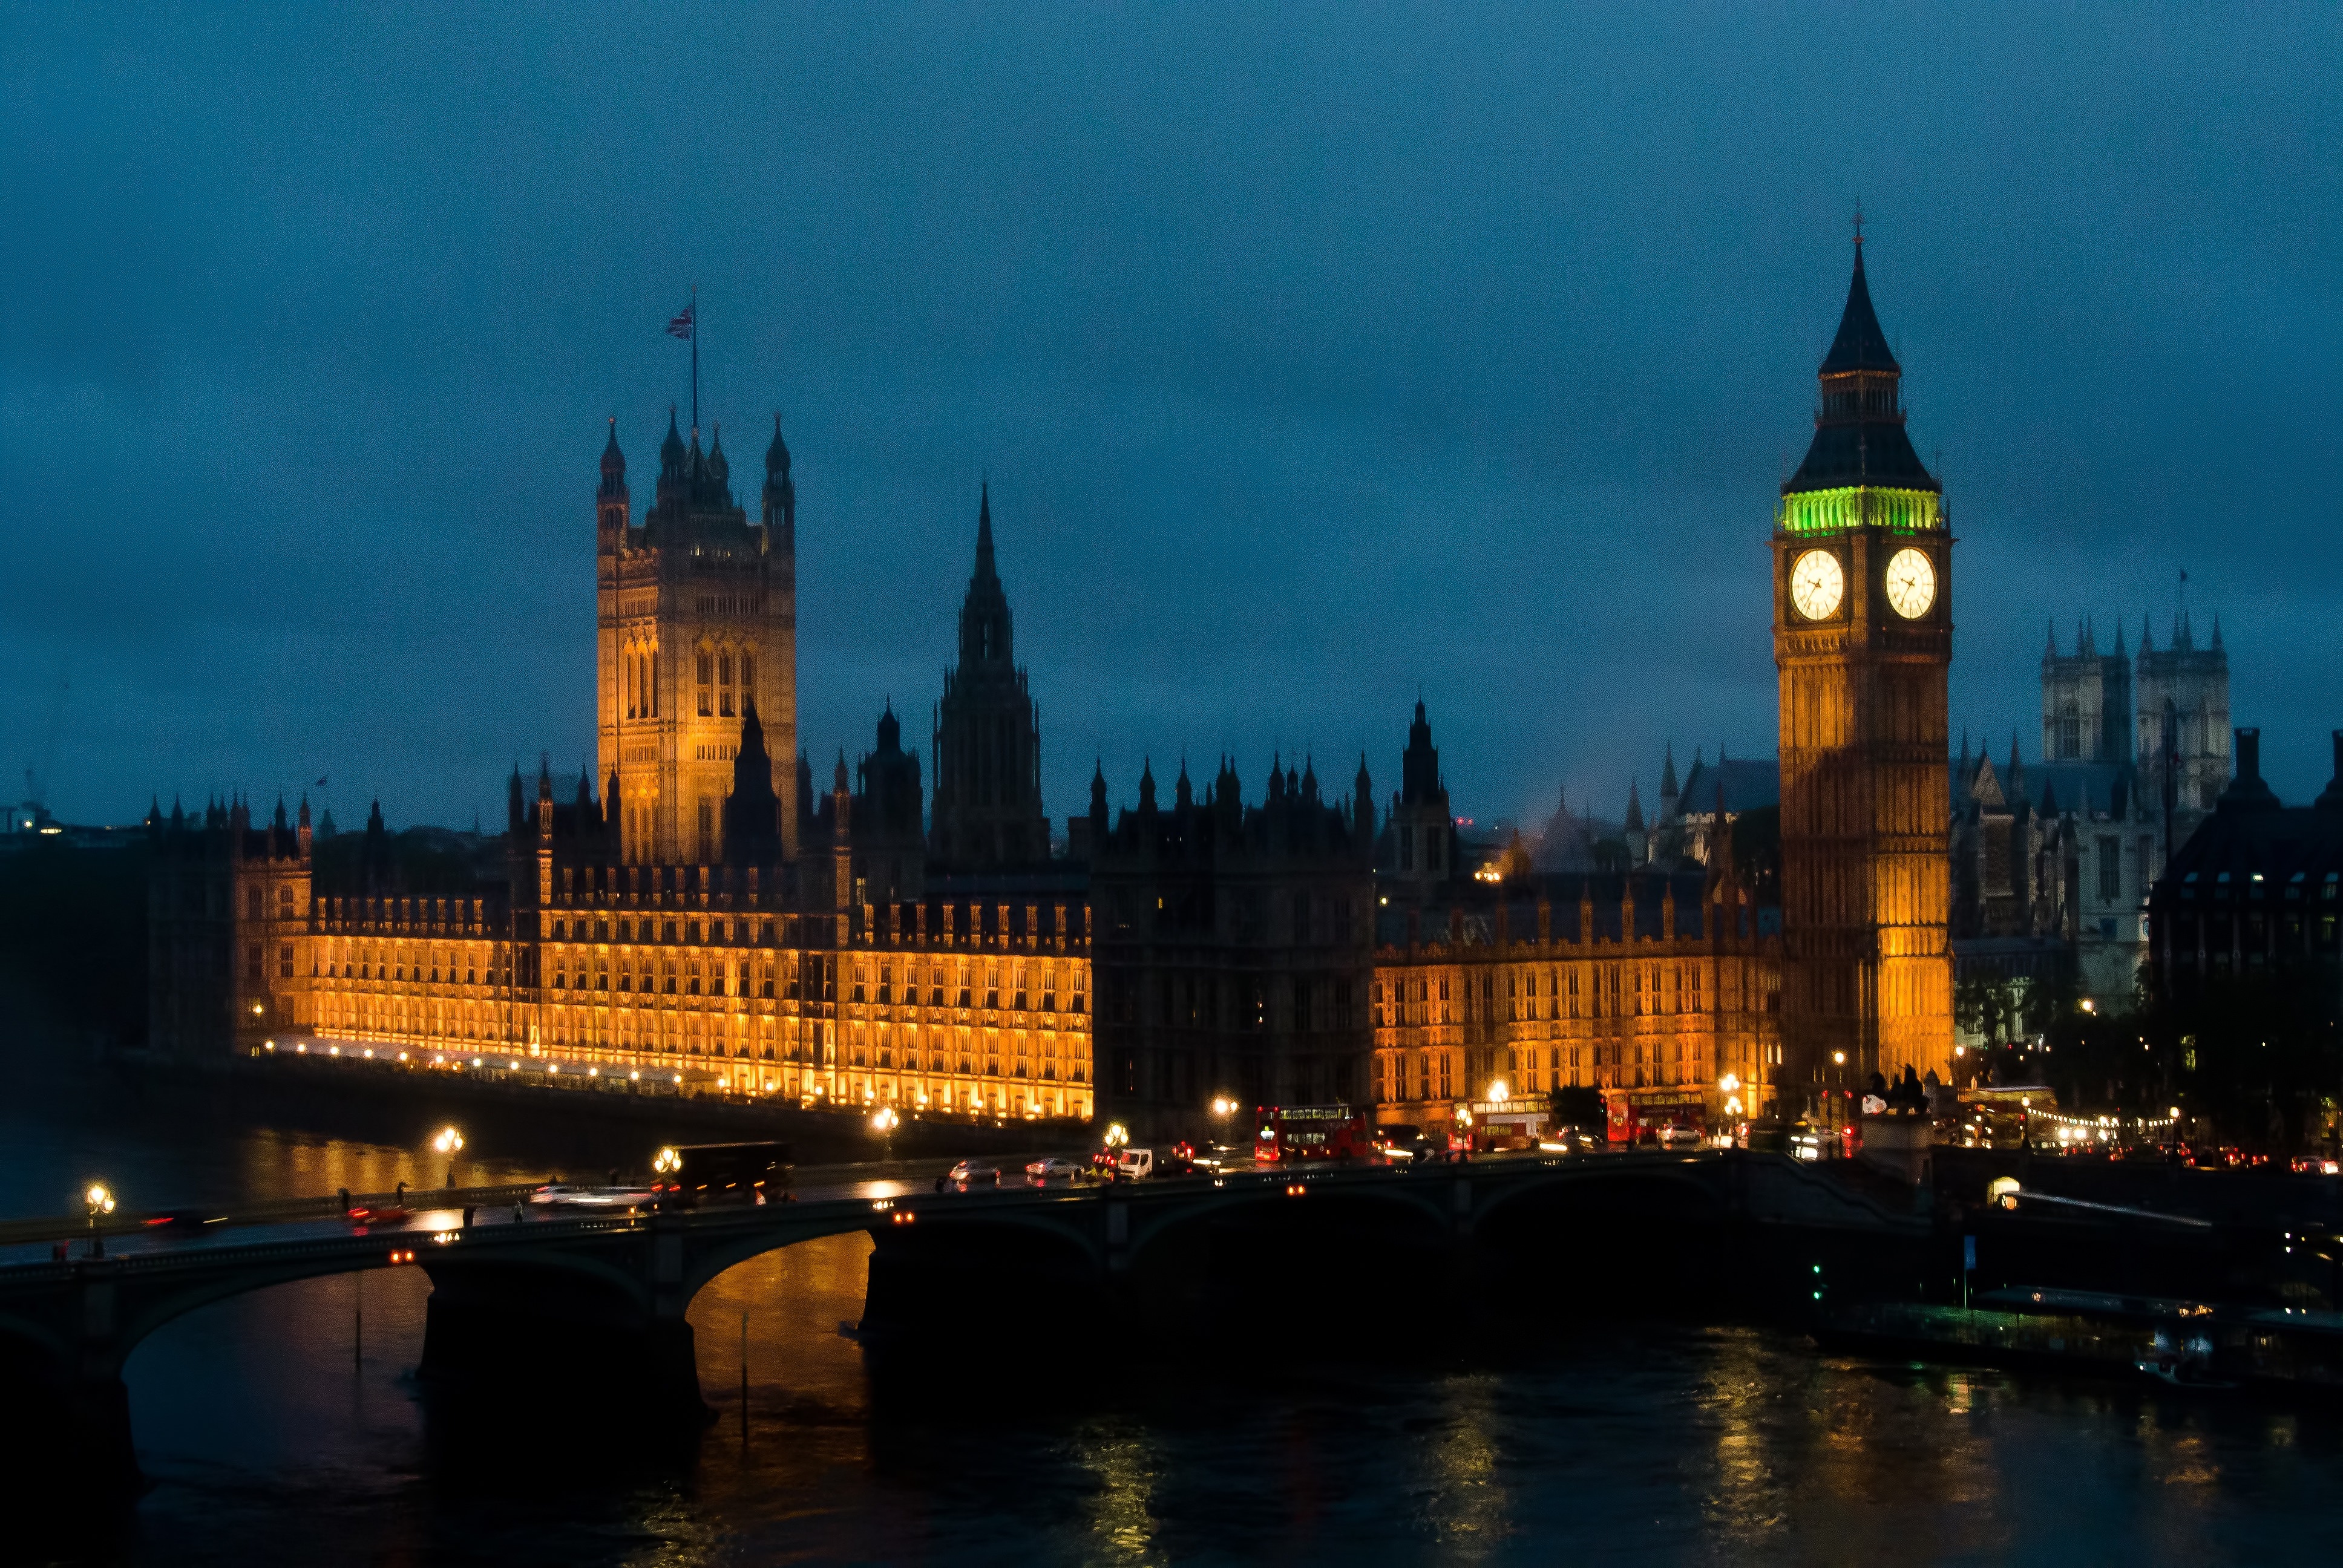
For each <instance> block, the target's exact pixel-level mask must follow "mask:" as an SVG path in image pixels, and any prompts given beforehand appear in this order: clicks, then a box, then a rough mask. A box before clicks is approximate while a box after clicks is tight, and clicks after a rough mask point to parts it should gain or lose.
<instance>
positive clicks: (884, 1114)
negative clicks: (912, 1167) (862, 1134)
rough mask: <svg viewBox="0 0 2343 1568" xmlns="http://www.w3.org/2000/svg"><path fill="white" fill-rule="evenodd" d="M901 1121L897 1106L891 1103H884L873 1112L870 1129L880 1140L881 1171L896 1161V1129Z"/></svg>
mask: <svg viewBox="0 0 2343 1568" xmlns="http://www.w3.org/2000/svg"><path fill="white" fill-rule="evenodd" d="M901 1122H902V1118H901V1117H900V1116H898V1115H896V1114H895V1108H894V1107H893V1106H891V1105H882V1106H880V1108H879V1109H878V1110H877V1111H873V1112H872V1113H871V1116H870V1131H873V1132H875V1133H877V1134H878V1135H879V1137H880V1145H879V1149H880V1153H879V1169H880V1171H881V1172H884V1171H886V1169H887V1167H888V1166H890V1165H891V1164H893V1163H894V1162H895V1129H896V1128H897V1127H898V1126H899V1125H900V1124H901Z"/></svg>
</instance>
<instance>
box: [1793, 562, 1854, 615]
mask: <svg viewBox="0 0 2343 1568" xmlns="http://www.w3.org/2000/svg"><path fill="white" fill-rule="evenodd" d="M1845 592H1846V574H1845V572H1842V571H1841V570H1839V566H1838V558H1837V557H1836V556H1835V555H1833V554H1831V553H1830V551H1828V550H1808V551H1807V552H1806V553H1805V554H1804V555H1802V556H1800V557H1799V558H1797V559H1796V560H1795V561H1793V562H1791V563H1790V603H1791V604H1792V605H1794V606H1795V607H1796V608H1797V611H1798V613H1799V614H1800V615H1802V616H1805V618H1807V619H1808V620H1820V619H1822V618H1824V617H1825V616H1827V615H1829V614H1831V613H1832V612H1833V611H1835V610H1836V609H1837V608H1838V601H1839V599H1840V598H1841V597H1842V596H1843V595H1845Z"/></svg>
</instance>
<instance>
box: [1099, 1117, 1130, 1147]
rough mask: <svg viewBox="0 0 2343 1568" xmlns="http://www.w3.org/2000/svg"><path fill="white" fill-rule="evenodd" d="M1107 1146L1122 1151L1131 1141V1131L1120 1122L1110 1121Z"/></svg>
mask: <svg viewBox="0 0 2343 1568" xmlns="http://www.w3.org/2000/svg"><path fill="white" fill-rule="evenodd" d="M1105 1141H1106V1146H1107V1147H1108V1148H1109V1149H1120V1148H1121V1147H1122V1146H1123V1145H1124V1144H1126V1143H1128V1142H1130V1141H1131V1130H1130V1129H1129V1128H1127V1127H1125V1126H1124V1125H1123V1124H1122V1123H1121V1122H1120V1121H1110V1122H1108V1123H1107V1128H1106V1140H1105Z"/></svg>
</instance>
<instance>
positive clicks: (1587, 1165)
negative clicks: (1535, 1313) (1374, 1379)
mask: <svg viewBox="0 0 2343 1568" xmlns="http://www.w3.org/2000/svg"><path fill="white" fill-rule="evenodd" d="M1720 1174H1721V1171H1720V1168H1719V1167H1717V1166H1715V1165H1714V1164H1706V1165H1694V1164H1692V1163H1690V1162H1670V1163H1661V1162H1656V1161H1654V1162H1645V1161H1634V1162H1632V1163H1631V1162H1628V1161H1624V1160H1615V1159H1612V1158H1609V1157H1605V1158H1602V1159H1598V1160H1593V1161H1583V1162H1582V1161H1565V1162H1564V1163H1562V1164H1559V1165H1556V1166H1554V1167H1551V1168H1549V1169H1547V1170H1544V1171H1540V1172H1538V1173H1536V1174H1525V1175H1523V1177H1521V1178H1520V1179H1517V1180H1513V1181H1503V1182H1493V1183H1491V1184H1490V1185H1489V1187H1488V1188H1487V1189H1486V1190H1485V1191H1482V1192H1476V1194H1475V1197H1476V1199H1479V1200H1480V1201H1479V1202H1478V1204H1477V1207H1476V1211H1475V1213H1474V1214H1473V1217H1472V1221H1471V1227H1470V1233H1471V1237H1472V1256H1473V1271H1474V1274H1475V1276H1476V1279H1477V1280H1478V1281H1479V1282H1480V1283H1481V1285H1483V1287H1485V1289H1486V1291H1487V1292H1488V1293H1489V1294H1490V1295H1491V1296H1492V1297H1493V1298H1500V1297H1507V1296H1518V1295H1523V1294H1527V1295H1532V1296H1535V1297H1537V1298H1538V1299H1541V1300H1546V1301H1554V1302H1565V1301H1580V1302H1584V1301H1588V1300H1590V1298H1588V1297H1587V1296H1586V1294H1585V1292H1584V1291H1583V1290H1581V1289H1574V1287H1583V1286H1584V1284H1585V1282H1586V1281H1587V1279H1588V1278H1589V1275H1590V1272H1591V1271H1599V1274H1600V1277H1601V1278H1602V1280H1603V1282H1604V1287H1603V1291H1602V1292H1600V1293H1599V1294H1600V1299H1601V1300H1602V1301H1603V1302H1605V1303H1607V1304H1608V1305H1609V1306H1612V1307H1614V1308H1615V1307H1624V1306H1634V1307H1636V1308H1638V1309H1644V1308H1651V1307H1654V1306H1662V1305H1664V1304H1665V1303H1666V1302H1669V1301H1671V1300H1678V1299H1685V1298H1687V1297H1690V1296H1692V1295H1694V1294H1699V1295H1702V1296H1704V1295H1705V1294H1706V1292H1708V1291H1709V1289H1710V1288H1711V1287H1713V1286H1714V1285H1715V1284H1716V1283H1717V1282H1718V1281H1719V1279H1720V1278H1721V1277H1722V1275H1723V1274H1724V1273H1725V1271H1727V1268H1728V1262H1727V1259H1728V1251H1729V1249H1728V1246H1727V1242H1728V1240H1729V1234H1730V1231H1731V1226H1730V1223H1729V1221H1731V1219H1732V1214H1731V1209H1730V1204H1729V1202H1728V1201H1727V1194H1726V1192H1725V1188H1724V1184H1723V1182H1722V1181H1719V1180H1718V1177H1719V1175H1720Z"/></svg>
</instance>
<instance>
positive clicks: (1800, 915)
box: [1774, 233, 1953, 1115]
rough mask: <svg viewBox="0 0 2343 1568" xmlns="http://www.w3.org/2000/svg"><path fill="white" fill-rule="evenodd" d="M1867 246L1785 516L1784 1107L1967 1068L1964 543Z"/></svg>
mask: <svg viewBox="0 0 2343 1568" xmlns="http://www.w3.org/2000/svg"><path fill="white" fill-rule="evenodd" d="M1902 376H1903V370H1902V367H1900V366H1898V365H1897V364H1896V357H1895V356H1894V355H1893V354H1891V353H1889V352H1888V349H1887V339H1886V337H1885V334H1883V333H1882V332H1881V331H1880V329H1879V317H1877V316H1876V315H1875V314H1874V312H1873V310H1872V308H1871V290H1870V288H1869V287H1868V286H1866V285H1865V281H1864V276H1863V240H1862V236H1861V235H1860V233H1858V234H1857V236H1856V238H1855V278H1854V281H1853V282H1851V283H1850V284H1849V285H1848V286H1847V291H1846V309H1845V313H1844V314H1843V315H1842V316H1841V317H1840V318H1839V324H1838V336H1837V337H1835V338H1834V339H1833V340H1832V342H1831V347H1830V353H1829V355H1828V356H1827V357H1825V359H1824V360H1823V364H1822V371H1821V381H1822V389H1821V398H1820V402H1819V404H1818V405H1817V407H1816V408H1815V439H1814V445H1813V446H1812V447H1808V448H1807V450H1806V458H1805V462H1804V463H1802V464H1800V465H1799V466H1798V471H1797V473H1796V474H1795V476H1793V477H1791V478H1790V480H1789V481H1788V482H1787V483H1785V485H1783V487H1782V499H1781V504H1780V507H1779V509H1778V510H1777V511H1776V512H1775V520H1774V662H1775V666H1776V668H1778V669H1779V670H1780V672H1781V681H1782V689H1781V731H1782V733H1781V747H1782V929H1783V938H1784V941H1785V949H1786V953H1785V967H1784V973H1783V981H1782V1054H1783V1061H1782V1074H1781V1079H1780V1083H1781V1087H1782V1104H1783V1109H1784V1113H1785V1115H1786V1114H1791V1113H1792V1110H1791V1108H1792V1107H1793V1106H1794V1105H1795V1104H1796V1102H1797V1100H1798V1099H1799V1098H1802V1097H1803V1098H1806V1099H1811V1098H1812V1097H1813V1096H1814V1094H1815V1092H1816V1091H1819V1090H1821V1089H1824V1088H1827V1087H1832V1086H1845V1087H1848V1088H1860V1086H1862V1085H1863V1084H1865V1083H1867V1082H1868V1081H1869V1079H1870V1075H1871V1074H1872V1073H1873V1072H1874V1071H1877V1072H1882V1073H1885V1074H1886V1075H1887V1076H1888V1077H1889V1078H1890V1079H1893V1078H1894V1077H1896V1074H1897V1073H1898V1072H1900V1071H1901V1070H1902V1069H1903V1068H1904V1066H1905V1065H1906V1064H1907V1063H1908V1064H1910V1065H1911V1066H1912V1067H1913V1068H1914V1069H1916V1070H1917V1071H1918V1072H1919V1073H1920V1074H1921V1075H1922V1076H1924V1077H1925V1076H1926V1074H1927V1073H1928V1072H1929V1070H1931V1069H1933V1070H1935V1071H1936V1073H1937V1074H1938V1076H1939V1077H1943V1078H1949V1077H1950V1075H1951V1069H1952V1047H1953V966H1952V950H1951V946H1950V943H1949V940H1948V932H1947V927H1946V920H1947V916H1948V914H1949V910H1950V898H1951V865H1950V857H1949V854H1948V851H1947V847H1946V831H1947V825H1948V823H1949V820H1950V799H1949V792H1950V782H1949V779H1948V769H1947V765H1946V671H1947V670H1948V668H1950V666H1951V663H1952V648H1953V621H1952V586H1953V574H1952V545H1953V539H1952V534H1951V531H1950V519H1949V515H1948V514H1947V512H1946V508H1945V505H1944V494H1943V489H1942V487H1940V486H1939V485H1938V484H1937V482H1936V479H1935V478H1934V477H1932V476H1930V474H1929V473H1928V470H1927V469H1926V467H1924V466H1922V464H1921V462H1920V458H1919V455H1918V454H1917V453H1916V452H1915V451H1914V450H1913V449H1912V442H1911V438H1910V437H1908V436H1906V434H1905V430H1904V407H1903V404H1902V401H1901V399H1900V398H1899V397H1898V395H1897V390H1896V387H1897V383H1898V381H1899V380H1900V379H1901V377H1902Z"/></svg>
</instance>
